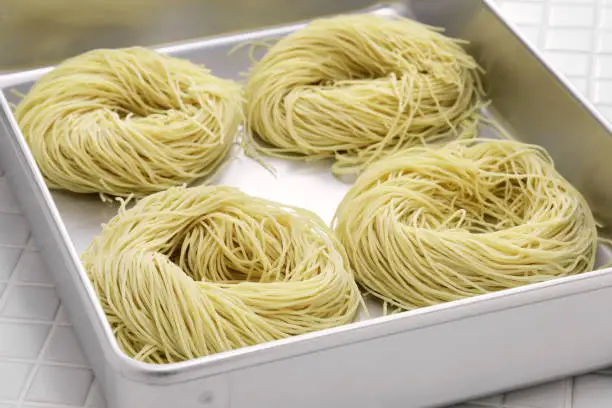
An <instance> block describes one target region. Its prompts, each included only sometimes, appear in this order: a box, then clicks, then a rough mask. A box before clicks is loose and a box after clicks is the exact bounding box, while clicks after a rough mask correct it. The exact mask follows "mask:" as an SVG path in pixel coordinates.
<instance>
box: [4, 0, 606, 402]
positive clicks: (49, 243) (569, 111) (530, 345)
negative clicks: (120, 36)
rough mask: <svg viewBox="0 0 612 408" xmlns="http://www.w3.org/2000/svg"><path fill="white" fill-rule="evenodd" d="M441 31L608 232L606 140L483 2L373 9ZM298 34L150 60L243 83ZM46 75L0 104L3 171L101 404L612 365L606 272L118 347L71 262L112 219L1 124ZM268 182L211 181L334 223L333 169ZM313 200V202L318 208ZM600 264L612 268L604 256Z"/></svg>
mask: <svg viewBox="0 0 612 408" xmlns="http://www.w3.org/2000/svg"><path fill="white" fill-rule="evenodd" d="M368 12H375V13H379V14H386V15H394V14H401V15H405V16H409V17H412V18H415V19H417V20H420V21H423V22H425V23H429V24H433V25H437V26H442V27H445V28H446V29H447V32H448V33H449V34H450V35H453V36H458V37H461V38H464V39H467V40H469V41H470V42H471V44H470V48H469V50H470V52H471V53H473V54H474V55H475V56H476V57H477V58H478V60H479V61H480V62H481V64H482V65H483V66H484V67H485V69H486V70H487V72H488V73H487V77H486V82H487V86H488V92H489V95H490V96H491V98H492V99H493V105H492V107H491V109H490V111H489V113H490V114H491V115H492V116H493V117H495V118H496V119H498V120H499V121H500V122H501V123H502V124H503V125H504V126H505V127H506V129H507V130H508V131H509V132H510V133H511V134H512V135H513V136H515V137H516V138H517V139H519V140H524V141H527V142H532V143H538V144H540V145H542V146H544V147H546V148H547V149H548V151H549V152H550V154H551V155H552V157H553V158H554V159H555V160H556V164H557V167H558V169H559V170H560V171H561V172H562V173H563V174H564V175H565V176H566V177H567V178H568V179H569V180H570V181H571V182H572V183H574V185H576V187H578V188H579V189H580V190H581V191H582V193H583V194H585V196H586V197H587V199H588V200H589V201H590V204H591V206H592V208H593V209H594V211H595V213H596V214H597V216H598V217H599V219H600V220H601V221H603V222H604V223H606V224H608V225H612V160H611V159H610V157H612V129H610V127H608V125H606V123H605V122H604V121H603V119H602V118H601V117H600V115H599V114H597V113H596V112H595V111H594V110H593V109H592V108H591V107H590V105H589V104H588V103H587V102H585V101H584V100H583V99H582V98H581V97H579V96H577V94H576V93H575V92H574V91H573V90H572V88H571V86H569V85H568V83H567V82H566V81H565V80H563V79H561V78H560V77H558V76H557V75H556V74H555V73H554V72H553V70H552V69H551V68H550V67H549V66H548V65H547V64H546V63H545V62H544V61H542V60H541V58H540V57H538V55H537V53H536V52H535V51H534V50H533V49H532V48H530V47H529V46H528V45H527V44H526V43H525V42H524V41H523V39H522V38H521V37H520V36H519V35H517V34H516V32H515V31H514V30H513V29H512V28H511V27H509V26H508V25H507V23H505V22H504V21H503V19H502V18H501V17H500V16H499V13H498V12H497V10H496V9H495V7H494V6H493V5H492V4H491V3H489V2H488V1H484V2H482V1H480V0H412V1H409V0H406V1H403V2H398V3H394V4H391V5H384V6H379V7H376V8H373V9H369V10H368ZM301 26H302V24H295V25H289V26H283V27H276V28H270V29H265V30H261V31H253V32H247V33H243V34H236V35H230V36H221V37H215V38H210V39H206V40H202V41H193V42H189V43H182V44H177V45H172V46H167V47H163V48H159V50H161V51H162V52H166V53H169V54H171V55H174V56H178V57H183V58H188V59H190V60H192V61H195V62H198V63H205V64H206V65H207V66H209V67H210V68H212V69H213V71H214V72H215V73H216V74H218V75H220V76H223V77H229V78H238V77H239V74H240V73H241V72H244V71H246V68H247V67H248V65H249V60H248V56H247V52H246V50H243V51H239V52H236V53H234V54H232V55H228V51H229V50H230V49H232V48H233V47H234V46H235V45H237V44H240V43H243V42H245V41H252V40H260V39H267V38H272V37H274V38H276V37H279V36H281V35H285V34H287V33H290V32H292V31H294V30H296V29H298V28H300V27H301ZM48 69H49V68H45V69H39V70H34V71H27V72H21V73H17V74H13V75H11V76H10V77H6V78H5V79H4V82H5V84H6V83H8V84H9V85H8V86H6V87H5V88H4V89H3V90H2V93H0V108H1V109H0V123H1V125H2V127H0V132H1V134H0V159H1V160H2V161H3V166H4V168H5V170H6V176H7V178H8V180H9V181H10V182H11V184H12V188H13V191H15V192H16V194H17V196H18V199H19V200H20V203H21V205H22V207H23V209H24V211H25V213H26V214H27V216H28V217H29V219H30V222H31V224H32V229H33V231H34V233H35V235H36V238H37V240H38V244H39V246H40V247H41V248H42V251H43V255H44V257H45V260H46V262H47V263H48V264H49V266H50V269H51V270H52V271H53V273H54V276H55V279H56V281H57V287H58V290H59V293H60V296H61V298H62V300H63V302H64V304H65V306H66V308H67V310H68V312H69V315H70V318H71V320H72V322H73V323H74V326H75V328H76V330H77V334H78V336H79V338H80V341H81V344H82V346H83V348H84V350H85V352H86V354H87V356H88V358H89V360H90V362H91V364H92V366H93V368H94V371H95V373H96V376H97V378H98V380H99V381H100V383H101V385H102V387H103V389H104V391H105V396H106V398H107V401H108V405H109V407H112V408H136V407H147V408H166V407H170V406H178V407H181V408H197V407H207V408H229V407H231V408H270V407H294V408H300V407H304V408H306V407H308V408H312V407H319V408H326V407H329V408H338V407H353V408H355V407H357V408H359V407H364V408H375V407H411V408H414V407H429V406H441V405H445V404H450V403H454V402H458V401H462V400H466V399H469V398H474V397H479V396H484V395H488V394H492V393H497V392H501V391H506V390H509V389H514V388H517V387H521V386H527V385H531V384H534V383H538V382H543V381H547V380H551V379H554V378H557V377H561V376H566V375H570V374H577V373H581V372H587V371H590V370H594V369H598V368H602V367H604V366H608V365H611V364H612V348H610V344H612V325H610V324H609V317H608V312H607V311H608V310H610V309H612V269H607V270H604V271H598V272H591V273H586V274H583V275H580V276H573V277H569V278H563V279H558V280H554V281H549V282H545V283H541V284H536V285H530V286H525V287H521V288H517V289H512V290H506V291H502V292H498V293H494V294H490V295H485V296H479V297H475V298H471V299H466V300H462V301H456V302H450V303H447V304H442V305H439V306H435V307H428V308H423V309H418V310H414V311H410V312H405V313H401V314H397V315H392V316H385V317H377V318H372V319H369V320H364V321H359V322H355V323H352V324H350V325H346V326H343V327H338V328H334V329H328V330H324V331H320V332H316V333H311V334H308V335H302V336H297V337H293V338H290V339H286V340H281V341H275V342H270V343H266V344H261V345H257V346H253V347H248V348H243V349H239V350H234V351H231V352H226V353H220V354H216V355H213V356H208V357H204V358H200V359H197V360H191V361H186V362H182V363H176V364H170V365H163V366H160V365H150V364H144V363H140V362H137V361H134V360H132V359H130V358H128V357H127V356H125V355H124V354H123V353H122V352H121V351H120V350H119V348H118V346H117V343H116V342H115V339H114V337H113V335H112V333H111V331H110V327H109V326H108V324H107V322H106V319H105V317H104V315H103V312H102V310H101V308H100V306H99V304H98V301H97V299H96V296H95V294H94V292H93V289H92V287H91V285H90V283H89V281H88V279H87V277H86V274H85V272H84V270H83V268H82V265H81V263H80V261H79V253H80V252H81V251H82V250H83V249H84V248H85V247H86V245H87V244H88V243H89V241H90V240H91V238H92V237H93V236H94V235H95V234H96V233H97V232H98V231H99V229H100V223H101V222H104V221H107V220H108V219H109V218H110V217H112V216H113V215H114V209H113V208H112V207H109V206H108V205H105V204H103V203H101V202H100V201H99V199H98V198H97V197H94V196H82V195H74V194H68V193H65V192H55V191H54V192H50V191H49V190H48V189H47V187H46V186H45V184H44V182H43V180H42V177H41V175H40V173H39V171H38V169H37V167H36V164H35V162H34V160H33V158H32V156H31V154H30V152H29V150H28V147H27V145H26V143H25V142H24V139H23V137H22V136H21V134H20V131H19V129H18V126H17V124H16V123H15V120H14V118H13V116H12V113H11V110H10V106H9V102H11V101H13V102H14V101H15V99H14V97H13V96H12V94H11V92H10V90H11V89H14V88H17V89H18V90H20V91H22V92H25V91H27V89H28V88H29V87H30V86H31V85H32V83H33V82H34V81H35V80H36V79H37V78H38V77H40V75H42V74H43V73H44V72H46V71H47V70H48ZM272 162H273V165H274V166H275V167H276V169H277V171H278V176H277V178H274V177H273V176H272V175H271V174H270V173H268V172H267V171H266V170H264V169H263V168H262V167H261V166H260V165H259V164H257V163H255V162H253V161H252V160H249V159H246V158H244V157H240V156H239V157H237V158H236V159H235V160H233V161H232V162H231V163H230V164H229V166H228V167H227V168H225V169H224V170H223V172H222V173H221V174H220V175H219V178H218V180H217V181H216V182H218V183H224V184H229V185H234V186H238V187H240V188H242V189H243V190H245V191H246V192H248V193H251V194H254V195H258V196H263V197H267V198H271V199H274V200H278V201H281V202H285V203H288V204H293V205H298V206H303V207H305V208H309V209H311V210H314V211H315V212H317V213H319V214H320V215H321V216H322V217H323V218H324V219H325V220H326V221H330V219H331V217H332V214H333V212H334V210H335V206H336V205H337V204H338V203H339V201H340V200H341V199H342V196H343V194H344V193H345V192H346V191H347V189H348V187H349V186H348V185H347V184H345V183H342V182H340V181H338V180H337V179H335V178H334V177H332V176H331V174H330V172H329V163H324V162H322V163H317V164H312V163H294V162H283V161H280V160H274V161H272ZM313 197H314V198H316V199H313ZM599 255H600V262H604V261H607V260H609V259H610V258H612V256H611V254H610V253H606V252H605V250H604V249H601V250H600V254H599Z"/></svg>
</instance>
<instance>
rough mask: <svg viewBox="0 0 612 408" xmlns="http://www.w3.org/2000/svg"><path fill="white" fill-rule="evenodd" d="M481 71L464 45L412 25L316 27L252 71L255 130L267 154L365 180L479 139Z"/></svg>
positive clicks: (352, 20)
mask: <svg viewBox="0 0 612 408" xmlns="http://www.w3.org/2000/svg"><path fill="white" fill-rule="evenodd" d="M479 71H480V68H479V66H478V64H477V63H476V61H475V60H474V59H473V58H472V57H471V56H470V55H468V54H467V53H466V52H465V50H464V49H463V48H462V42H461V41H459V40H456V39H453V38H449V37H446V36H444V35H442V34H441V33H440V32H439V31H438V30H437V29H434V28H431V27H429V26H425V25H423V24H421V23H418V22H416V21H412V20H410V19H401V18H398V19H394V20H388V19H384V18H382V17H379V16H375V15H350V16H339V17H334V18H329V19H321V20H315V21H314V22H312V23H310V24H308V26H306V28H304V29H302V30H300V31H297V32H295V33H293V34H291V35H289V36H288V37H286V38H283V39H281V40H280V41H278V42H277V43H276V44H275V45H273V46H272V47H271V48H270V49H269V50H268V52H267V54H266V55H265V56H264V57H263V58H262V59H261V60H260V61H259V62H257V63H256V64H255V65H254V67H253V68H252V70H251V72H250V76H249V78H248V82H247V85H246V88H245V92H246V98H247V119H248V120H247V125H248V127H249V130H250V132H251V133H252V134H254V135H256V136H257V138H258V139H260V140H257V139H255V140H256V141H257V142H258V143H256V146H257V148H258V149H259V150H260V151H262V152H264V153H267V154H270V155H275V156H280V157H289V158H294V157H298V158H308V159H322V158H335V160H336V162H335V164H334V166H333V169H332V170H333V172H334V173H336V174H342V173H353V172H359V171H361V170H363V169H364V168H366V167H367V166H368V165H369V164H371V163H372V162H374V161H375V160H377V159H379V158H380V157H382V156H384V155H387V154H389V153H392V152H394V151H397V150H399V149H402V148H406V147H409V146H413V145H419V144H423V143H433V142H437V141H441V140H448V139H452V138H456V137H464V138H465V137H472V136H473V135H474V132H475V128H476V125H477V123H478V119H479V115H478V109H479V108H480V107H481V106H482V102H481V101H480V99H481V97H482V96H483V91H482V88H481V84H480V79H479ZM261 142H263V143H261Z"/></svg>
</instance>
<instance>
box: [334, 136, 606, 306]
mask: <svg viewBox="0 0 612 408" xmlns="http://www.w3.org/2000/svg"><path fill="white" fill-rule="evenodd" d="M335 229H336V233H337V235H338V237H339V238H340V240H341V242H342V243H343V244H344V246H345V248H346V250H347V253H348V255H349V259H350V261H351V265H352V267H353V270H354V273H355V276H356V279H357V281H358V282H359V283H360V284H361V285H362V286H363V287H364V288H366V289H367V290H368V291H369V292H371V293H373V294H374V295H375V296H377V297H379V298H381V299H383V300H385V301H387V302H389V303H391V304H394V305H396V306H399V307H400V308H404V309H411V308H417V307H422V306H429V305H433V304H437V303H440V302H445V301H451V300H456V299H460V298H465V297H469V296H474V295H479V294H484V293H488V292H492V291H497V290H501V289H506V288H512V287H516V286H520V285H524V284H529V283H535V282H542V281H545V280H548V279H552V278H556V277H562V276H568V275H572V274H578V273H582V272H585V271H590V270H592V269H593V265H594V262H595V254H596V248H597V228H596V224H595V220H594V218H593V215H592V213H591V211H590V209H589V206H588V204H587V202H586V201H585V199H584V198H583V197H582V195H581V194H580V193H579V192H578V191H577V190H576V189H575V188H574V187H573V186H571V185H570V184H569V182H567V181H566V180H565V179H564V178H563V177H562V176H561V175H559V173H557V171H556V170H555V169H554V167H553V164H552V160H551V159H550V157H549V156H548V155H547V154H546V152H545V151H544V149H542V148H540V147H537V146H532V145H526V144H522V143H519V142H515V141H495V140H489V141H479V142H477V143H475V141H472V142H465V141H464V142H453V143H451V144H449V145H447V146H445V147H443V148H438V149H435V148H426V147H422V148H421V147H416V148H413V149H409V150H407V151H405V152H402V153H398V154H396V155H394V156H391V157H390V158H388V159H386V160H381V161H380V162H378V163H376V164H374V165H372V167H371V168H369V169H368V170H367V171H366V172H364V173H363V174H362V175H361V176H360V177H359V178H358V180H357V182H356V184H355V185H354V186H353V187H352V188H351V190H350V191H349V193H348V194H347V195H346V197H345V198H344V200H343V202H342V204H341V205H340V206H339V208H338V212H337V219H336V227H335Z"/></svg>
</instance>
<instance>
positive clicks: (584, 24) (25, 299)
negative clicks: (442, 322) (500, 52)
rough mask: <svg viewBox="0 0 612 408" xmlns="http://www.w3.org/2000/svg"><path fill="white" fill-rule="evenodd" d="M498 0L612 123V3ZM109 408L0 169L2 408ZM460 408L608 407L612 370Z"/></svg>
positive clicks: (602, 0) (604, 0)
mask: <svg viewBox="0 0 612 408" xmlns="http://www.w3.org/2000/svg"><path fill="white" fill-rule="evenodd" d="M498 3H499V5H500V6H501V9H502V11H503V12H504V13H505V14H506V16H507V17H509V19H510V20H512V21H513V22H514V23H515V24H517V25H518V27H519V28H520V31H521V32H522V33H523V34H524V35H525V36H526V37H527V38H528V39H529V40H530V41H531V42H532V43H533V44H535V45H536V46H537V47H538V48H540V50H542V51H543V54H544V55H545V57H546V58H548V60H549V61H550V62H551V63H552V64H553V65H555V66H556V67H557V68H558V69H559V70H560V71H561V72H562V73H563V74H565V75H566V76H567V77H568V78H569V79H570V80H571V82H572V83H573V84H574V86H575V87H576V88H577V89H578V90H579V91H580V92H582V93H584V94H585V95H586V96H587V97H588V98H589V99H590V100H591V101H593V103H594V104H595V106H596V107H597V108H598V109H599V110H600V111H601V112H602V113H603V114H604V115H605V116H606V117H608V118H609V119H610V120H612V0H525V1H520V0H512V1H507V0H501V1H498ZM0 81H1V78H0ZM610 352H611V353H612V345H611V348H610ZM500 369H503V368H500ZM104 406H105V404H104V402H103V400H102V398H101V396H100V394H99V392H98V387H97V385H96V382H95V380H94V376H93V373H92V372H91V370H90V369H89V367H88V363H87V361H86V359H85V358H84V356H83V354H82V352H81V351H80V347H79V345H78V343H77V340H76V338H75V336H74V333H73V331H72V327H71V326H70V323H69V321H68V320H67V319H66V318H65V316H64V313H63V311H62V306H61V305H60V301H59V299H58V297H57V295H56V294H55V288H54V286H53V283H52V281H51V279H50V276H49V274H48V273H47V272H46V270H45V266H44V265H43V263H42V262H41V259H40V257H39V254H38V251H37V248H36V244H35V242H34V241H33V240H32V239H31V237H30V231H29V228H28V225H27V221H26V219H25V218H24V216H23V215H22V213H21V210H20V208H19V206H18V205H17V203H16V202H15V201H14V199H13V197H12V194H11V192H10V190H9V187H8V186H7V183H6V180H5V179H4V178H3V171H2V169H1V168H0V408H35V407H37V408H69V407H70V408H80V407H88V408H103V407H104ZM461 407H462V408H475V407H481V408H482V407H488V408H502V407H503V408H609V407H612V370H610V371H609V372H607V371H602V372H598V373H593V374H589V375H583V376H580V377H575V378H570V379H565V380H562V381H557V382H554V383H550V384H546V385H542V386H538V387H534V388H530V389H526V390H520V391H515V392H511V393H508V394H505V395H500V396H495V397H491V398H486V399H483V400H479V401H476V402H472V403H469V404H464V405H462V406H461ZM109 408H112V407H109ZM135 408H136V407H135Z"/></svg>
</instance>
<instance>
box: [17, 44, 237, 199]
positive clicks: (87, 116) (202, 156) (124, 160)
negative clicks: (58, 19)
mask: <svg viewBox="0 0 612 408" xmlns="http://www.w3.org/2000/svg"><path fill="white" fill-rule="evenodd" d="M242 103H243V95H242V89H241V87H240V86H239V85H238V84H237V83H235V82H233V81H229V80H224V79H219V78H216V77H214V76H213V75H211V74H210V72H209V71H208V70H207V69H205V68H203V67H201V66H198V65H195V64H193V63H191V62H189V61H186V60H181V59H177V58H171V57H167V56H164V55H161V54H158V53H156V52H154V51H150V50H147V49H144V48H128V49H120V50H105V49H102V50H94V51H90V52H87V53H85V54H82V55H79V56H77V57H74V58H71V59H69V60H66V61H65V62H63V63H62V64H60V65H59V66H58V67H57V68H55V69H53V70H52V71H51V72H49V73H47V74H46V75H44V76H43V77H42V78H41V79H40V80H39V81H38V82H37V83H36V84H35V85H34V87H33V88H32V90H31V91H30V92H29V93H28V94H27V95H26V96H25V98H24V99H23V100H22V101H21V102H20V103H19V105H18V106H17V109H16V110H15V116H16V118H17V121H18V123H19V126H20V127H21V130H22V132H23V135H24V137H25V139H26V141H27V142H28V145H29V147H30V150H31V151H32V154H33V155H34V158H35V159H36V162H37V164H38V167H39V168H40V170H41V172H42V174H43V176H44V178H45V180H46V182H47V185H48V186H49V187H51V188H56V189H65V190H70V191H73V192H77V193H95V192H98V193H106V194H110V195H116V196H127V195H130V194H134V195H146V194H149V193H152V192H156V191H161V190H165V189H166V188H169V187H171V186H176V185H181V184H184V183H189V182H191V181H193V180H194V179H197V178H200V177H205V176H208V175H210V174H212V173H213V172H214V170H215V169H216V168H217V167H218V165H219V164H220V162H221V161H222V160H223V158H224V157H225V155H226V154H227V152H228V150H229V148H230V146H231V144H232V141H233V138H234V135H235V133H236V130H237V128H238V125H239V124H240V122H241V120H242V118H243V115H242Z"/></svg>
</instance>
